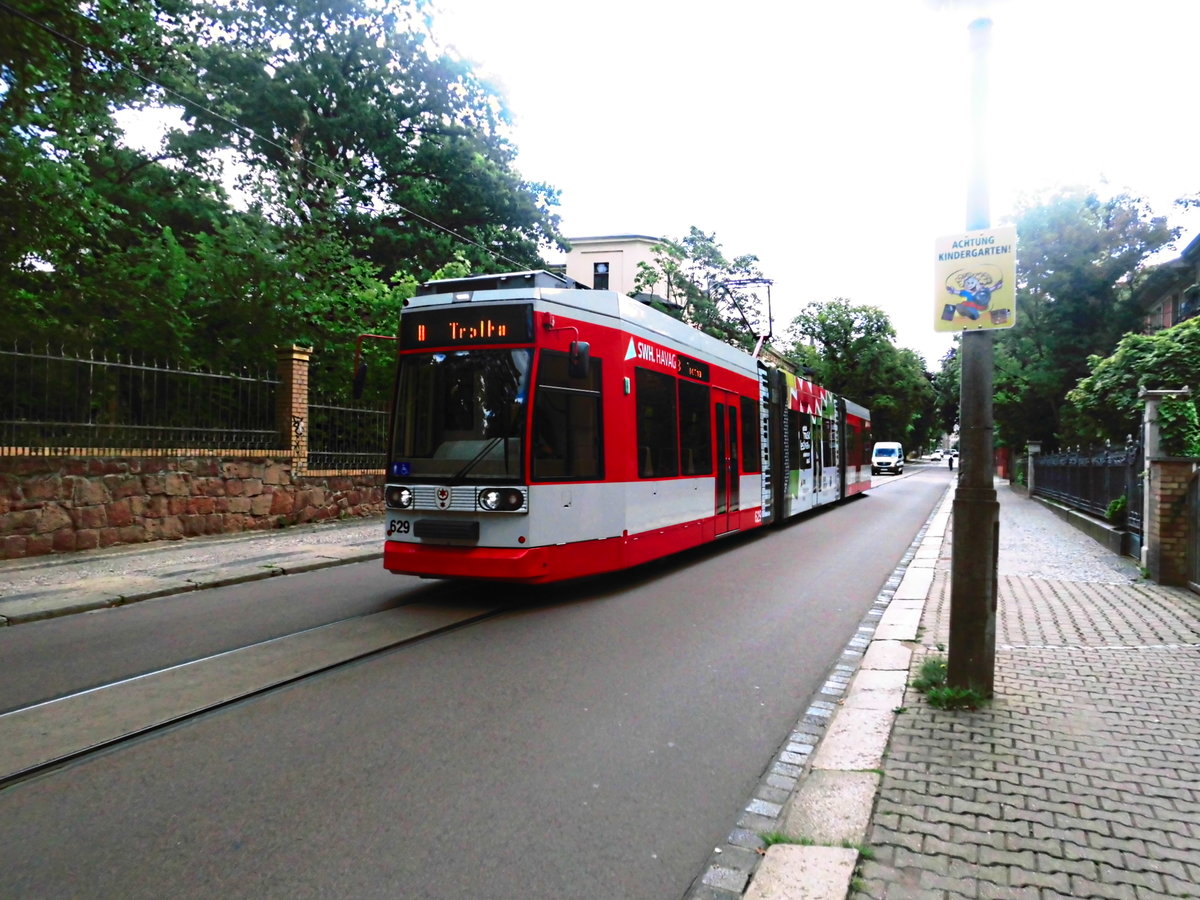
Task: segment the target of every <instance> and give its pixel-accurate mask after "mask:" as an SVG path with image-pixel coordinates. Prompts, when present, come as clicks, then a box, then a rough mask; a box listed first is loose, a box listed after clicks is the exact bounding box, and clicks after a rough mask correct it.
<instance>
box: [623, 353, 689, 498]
mask: <svg viewBox="0 0 1200 900" xmlns="http://www.w3.org/2000/svg"><path fill="white" fill-rule="evenodd" d="M634 381H635V384H636V387H637V452H638V476H639V477H641V478H668V477H670V476H673V475H678V474H679V460H678V458H677V456H678V449H677V448H678V446H679V444H678V431H677V427H678V423H679V413H678V409H677V406H676V402H675V377H674V376H673V375H666V374H664V373H662V372H652V371H651V370H649V369H637V370H636V372H635V374H634Z"/></svg>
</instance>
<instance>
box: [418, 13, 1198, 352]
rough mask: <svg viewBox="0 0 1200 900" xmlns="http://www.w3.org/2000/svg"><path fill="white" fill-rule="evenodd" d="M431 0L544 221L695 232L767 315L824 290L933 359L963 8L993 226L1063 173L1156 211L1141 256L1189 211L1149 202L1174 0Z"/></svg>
mask: <svg viewBox="0 0 1200 900" xmlns="http://www.w3.org/2000/svg"><path fill="white" fill-rule="evenodd" d="M436 2H437V3H438V4H439V5H440V7H441V9H440V11H439V12H438V13H437V18H436V20H435V33H436V34H437V35H438V36H439V38H440V39H441V41H442V42H443V43H446V44H450V45H453V46H454V48H455V49H456V50H457V51H458V52H459V53H460V54H461V55H463V56H464V57H466V58H467V59H469V60H471V61H472V62H473V64H474V67H475V69H476V70H477V71H478V72H480V73H481V74H483V75H484V76H486V77H487V78H488V79H489V80H491V81H492V82H493V83H494V84H495V85H496V86H497V87H498V88H500V90H501V91H502V92H503V93H504V95H505V96H506V98H507V102H508V104H509V107H510V109H511V110H512V113H513V116H514V125H513V131H512V134H511V138H512V140H513V142H514V144H515V145H516V146H517V147H518V149H519V155H518V158H517V163H516V167H517V169H518V170H519V171H520V172H521V173H522V175H523V176H524V177H525V178H527V179H529V180H532V181H540V182H545V183H548V184H550V185H551V186H553V187H555V188H557V189H558V190H559V191H560V192H561V205H560V207H559V208H558V209H557V213H558V215H559V216H560V217H561V230H562V233H563V234H564V235H565V236H567V237H587V236H597V235H606V234H643V235H650V236H655V237H658V236H665V237H668V238H679V237H682V236H684V235H686V234H687V233H688V231H689V229H690V228H691V227H692V226H696V227H697V228H699V229H701V230H702V231H704V232H706V233H710V234H714V235H715V237H716V240H717V242H718V243H719V244H720V245H721V247H722V248H723V250H724V252H725V255H726V256H727V257H728V258H732V257H735V256H740V255H742V254H753V255H755V256H757V257H758V259H759V266H760V268H761V270H762V273H763V275H765V276H766V277H767V278H770V279H772V280H773V282H774V285H773V288H772V294H771V300H772V311H773V313H774V319H775V332H776V333H777V334H781V333H782V332H783V331H784V329H785V328H786V326H787V324H788V323H789V322H790V321H791V319H792V318H794V317H795V315H796V314H797V313H799V312H800V310H801V309H803V308H804V307H805V306H806V305H807V304H809V303H810V302H814V301H815V302H825V301H828V300H831V299H833V298H835V297H842V298H845V299H847V300H849V301H851V302H853V303H856V304H868V305H872V306H878V307H879V308H881V309H883V310H884V311H885V312H886V313H887V314H888V316H889V317H890V319H891V321H892V323H893V325H894V326H895V327H896V330H897V335H898V336H897V343H898V344H899V345H900V346H901V347H908V348H911V349H913V350H915V351H917V352H918V353H920V354H921V355H922V356H923V357H924V358H925V361H926V364H927V366H928V367H929V368H931V369H933V370H936V369H937V368H939V367H940V366H939V364H940V360H941V358H942V356H943V355H944V354H945V353H946V351H947V350H948V349H950V347H951V346H952V345H953V336H952V335H947V334H938V333H935V331H934V322H935V318H936V313H937V312H938V311H940V309H941V306H940V303H941V302H943V301H942V300H940V299H938V298H937V294H936V292H935V282H934V274H933V267H934V250H933V248H934V242H935V240H936V238H938V237H939V236H943V235H949V234H953V233H956V232H959V231H962V230H964V228H965V220H966V183H967V175H968V170H969V154H970V129H971V116H970V109H971V68H970V66H971V58H970V53H969V50H968V31H967V26H968V24H969V23H970V22H971V21H972V20H974V19H976V18H978V17H979V16H981V15H986V16H987V17H988V18H989V19H990V20H991V21H992V27H991V44H992V49H991V53H990V55H989V58H988V96H987V109H988V116H987V131H986V135H987V147H988V159H987V163H988V176H989V186H990V207H991V220H992V224H993V225H1000V224H1004V223H1005V222H1006V221H1009V220H1010V217H1011V216H1012V215H1013V213H1014V211H1015V209H1016V208H1017V207H1018V204H1019V203H1021V202H1022V201H1023V200H1026V199H1028V198H1030V197H1036V196H1040V195H1042V194H1044V193H1045V192H1047V191H1050V190H1054V189H1056V188H1061V187H1068V186H1075V185H1083V186H1085V187H1088V188H1093V189H1096V190H1099V191H1101V192H1112V193H1118V192H1129V193H1132V194H1134V195H1135V196H1140V197H1143V198H1145V199H1146V200H1147V201H1148V202H1149V203H1150V205H1151V206H1152V208H1153V210H1154V212H1155V213H1156V214H1158V215H1164V216H1166V217H1167V218H1168V221H1169V222H1170V223H1171V224H1174V225H1178V226H1180V227H1181V228H1182V230H1183V234H1182V236H1181V238H1180V240H1179V241H1178V242H1177V244H1176V247H1175V250H1174V251H1169V252H1167V253H1166V254H1165V258H1172V257H1174V256H1176V255H1178V251H1179V250H1182V248H1183V247H1184V246H1186V244H1187V242H1188V241H1189V240H1191V239H1192V238H1193V237H1195V236H1196V234H1197V233H1198V232H1200V213H1197V212H1195V211H1188V210H1183V209H1180V208H1178V207H1176V206H1174V205H1173V203H1174V201H1175V200H1176V199H1177V198H1178V197H1181V196H1185V195H1193V194H1197V193H1200V170H1198V169H1197V166H1196V164H1195V163H1196V160H1197V158H1198V154H1197V151H1196V147H1197V145H1198V140H1197V139H1198V138H1200V116H1197V115H1195V113H1194V111H1193V103H1192V102H1191V93H1192V88H1193V81H1192V78H1194V75H1193V73H1194V71H1195V58H1196V57H1195V49H1194V42H1195V40H1196V36H1197V35H1200V2H1194V0H1136V2H1133V0H1119V2H1118V0H994V2H990V3H970V2H935V0H858V2H851V0H790V2H782V0H739V2H736V3H729V2H713V0H691V2H677V0H603V2H597V3H593V4H583V3H578V2H576V3H570V2H564V0H436ZM1189 76H1191V77H1189ZM1017 254H1018V257H1019V255H1020V247H1019V245H1018V248H1017Z"/></svg>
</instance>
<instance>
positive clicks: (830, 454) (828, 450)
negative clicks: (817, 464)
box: [821, 419, 838, 469]
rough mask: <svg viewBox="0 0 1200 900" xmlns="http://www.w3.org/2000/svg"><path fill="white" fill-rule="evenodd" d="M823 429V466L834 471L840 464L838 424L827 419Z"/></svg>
mask: <svg viewBox="0 0 1200 900" xmlns="http://www.w3.org/2000/svg"><path fill="white" fill-rule="evenodd" d="M823 424H824V426H825V427H824V428H822V429H821V465H823V466H825V468H827V469H832V468H834V467H835V466H836V465H837V464H838V437H837V422H835V421H834V420H832V419H826V420H825V422H824V423H823Z"/></svg>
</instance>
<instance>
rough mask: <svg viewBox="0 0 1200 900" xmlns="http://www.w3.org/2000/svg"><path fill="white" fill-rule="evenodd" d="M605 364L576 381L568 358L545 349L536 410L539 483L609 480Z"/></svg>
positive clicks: (540, 363) (594, 363)
mask: <svg viewBox="0 0 1200 900" xmlns="http://www.w3.org/2000/svg"><path fill="white" fill-rule="evenodd" d="M600 384H601V380H600V360H599V359H596V358H595V357H593V358H592V360H591V363H590V365H589V366H588V374H587V376H586V377H584V378H572V377H571V375H570V368H569V366H568V363H567V354H566V353H560V352H558V351H555V350H543V351H542V353H541V356H540V358H539V361H538V374H537V392H536V394H535V397H534V407H533V460H532V465H533V472H532V475H533V479H534V480H535V481H562V480H572V479H585V478H586V479H593V478H603V477H604V456H603V442H602V440H601V435H602V434H603V431H602V430H601V427H600Z"/></svg>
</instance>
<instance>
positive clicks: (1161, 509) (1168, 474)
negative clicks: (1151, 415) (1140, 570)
mask: <svg viewBox="0 0 1200 900" xmlns="http://www.w3.org/2000/svg"><path fill="white" fill-rule="evenodd" d="M1149 469H1150V480H1149V482H1148V483H1147V485H1146V496H1147V499H1148V500H1149V503H1148V504H1147V505H1148V506H1149V507H1150V518H1149V519H1148V520H1146V522H1145V523H1144V527H1145V531H1146V548H1145V553H1146V558H1145V566H1146V568H1147V569H1148V570H1149V573H1150V580H1151V581H1153V582H1155V583H1156V584H1167V585H1176V586H1183V585H1185V584H1187V581H1188V539H1189V532H1190V527H1189V526H1190V523H1189V522H1188V502H1187V495H1188V486H1189V485H1190V484H1191V481H1192V474H1193V470H1194V465H1193V461H1192V460H1190V459H1152V460H1150V461H1149Z"/></svg>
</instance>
